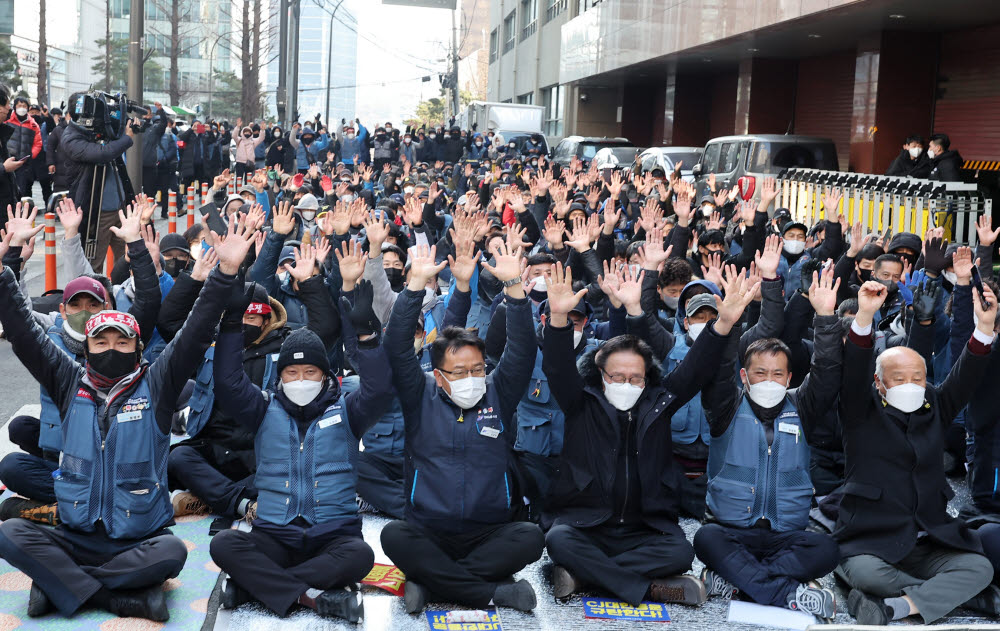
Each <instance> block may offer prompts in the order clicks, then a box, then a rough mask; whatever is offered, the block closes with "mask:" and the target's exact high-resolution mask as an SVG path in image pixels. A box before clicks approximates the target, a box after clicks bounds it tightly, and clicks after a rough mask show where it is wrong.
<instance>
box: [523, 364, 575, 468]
mask: <svg viewBox="0 0 1000 631" xmlns="http://www.w3.org/2000/svg"><path fill="white" fill-rule="evenodd" d="M565 427H566V415H565V414H563V411H562V410H561V409H560V408H559V405H558V404H556V401H555V398H553V397H552V393H551V392H550V391H549V379H548V377H546V376H545V372H544V371H543V370H542V351H541V350H539V351H538V353H537V354H536V355H535V367H534V369H532V371H531V382H530V383H529V384H528V390H527V392H525V393H524V396H523V397H521V402H520V403H518V404H517V440H516V441H515V443H514V449H515V450H517V451H524V452H527V453H529V454H535V455H538V456H558V455H559V454H560V453H562V447H563V431H564V430H565Z"/></svg>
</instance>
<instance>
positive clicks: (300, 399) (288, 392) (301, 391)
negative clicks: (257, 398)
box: [281, 379, 324, 405]
mask: <svg viewBox="0 0 1000 631" xmlns="http://www.w3.org/2000/svg"><path fill="white" fill-rule="evenodd" d="M323 383H324V382H323V381H311V380H309V379H299V380H298V381H286V382H284V383H282V384H281V390H282V392H284V393H285V396H286V397H288V400H289V401H291V402H292V403H294V404H295V405H306V404H308V403H311V402H312V401H313V400H314V399H315V398H316V397H317V396H319V393H320V392H322V391H323Z"/></svg>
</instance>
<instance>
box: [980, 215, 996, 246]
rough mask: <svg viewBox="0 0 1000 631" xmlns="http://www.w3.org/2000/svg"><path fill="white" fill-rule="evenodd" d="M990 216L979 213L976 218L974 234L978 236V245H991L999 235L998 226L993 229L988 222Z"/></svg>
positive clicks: (990, 218) (990, 219)
mask: <svg viewBox="0 0 1000 631" xmlns="http://www.w3.org/2000/svg"><path fill="white" fill-rule="evenodd" d="M991 221H992V217H988V216H986V215H980V216H979V219H977V220H976V236H977V237H978V238H979V245H982V246H987V247H988V246H991V245H993V243H994V242H996V240H997V237H1000V228H997V229H996V230H993V229H992V228H993V226H992V225H991V224H990V222H991Z"/></svg>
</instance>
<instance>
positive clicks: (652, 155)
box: [632, 147, 703, 183]
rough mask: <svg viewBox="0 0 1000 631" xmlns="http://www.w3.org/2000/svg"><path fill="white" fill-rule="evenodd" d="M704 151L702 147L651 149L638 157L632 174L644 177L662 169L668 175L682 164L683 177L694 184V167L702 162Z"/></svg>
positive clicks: (633, 165) (633, 164)
mask: <svg viewBox="0 0 1000 631" xmlns="http://www.w3.org/2000/svg"><path fill="white" fill-rule="evenodd" d="M702 151H703V149H702V148H701V147H650V148H649V149H646V150H645V151H643V152H642V153H640V154H639V155H638V156H636V158H635V161H634V162H633V163H632V172H633V173H635V174H636V175H643V174H645V173H649V172H650V171H652V170H653V169H660V170H662V171H663V174H664V175H666V174H668V173H670V172H671V171H673V170H674V169H675V168H677V164H678V163H681V177H682V178H683V179H684V180H685V181H687V182H692V183H693V182H694V175H693V169H694V165H696V164H698V162H700V161H701V153H702Z"/></svg>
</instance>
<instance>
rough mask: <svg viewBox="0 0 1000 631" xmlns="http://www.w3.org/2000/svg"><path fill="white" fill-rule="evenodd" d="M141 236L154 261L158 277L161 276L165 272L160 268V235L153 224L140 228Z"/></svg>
mask: <svg viewBox="0 0 1000 631" xmlns="http://www.w3.org/2000/svg"><path fill="white" fill-rule="evenodd" d="M139 234H141V235H142V240H143V242H144V243H145V244H146V250H148V251H149V257H150V258H151V259H153V267H154V268H155V269H156V275H157V276H159V275H160V272H162V271H163V270H162V269H161V267H160V233H159V232H157V231H156V228H154V227H153V224H147V225H144V226H140V228H139Z"/></svg>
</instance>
